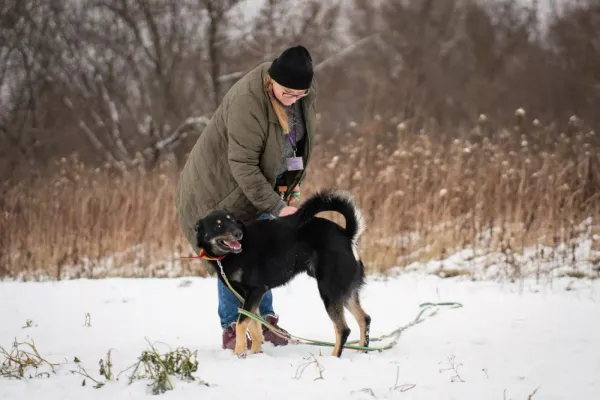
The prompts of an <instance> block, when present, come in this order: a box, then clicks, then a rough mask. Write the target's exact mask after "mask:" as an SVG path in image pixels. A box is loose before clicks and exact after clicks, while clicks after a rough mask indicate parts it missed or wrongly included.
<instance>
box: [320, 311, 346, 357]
mask: <svg viewBox="0 0 600 400" xmlns="http://www.w3.org/2000/svg"><path fill="white" fill-rule="evenodd" d="M326 308H327V313H328V314H329V317H330V318H331V321H333V327H334V329H335V346H334V347H333V351H332V353H331V355H332V356H335V357H338V358H339V357H341V356H342V350H343V349H344V345H345V344H346V341H347V340H348V336H350V328H348V324H347V323H346V318H345V317H344V307H343V306H342V304H341V303H339V302H331V303H329V304H327V305H326Z"/></svg>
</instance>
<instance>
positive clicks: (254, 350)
mask: <svg viewBox="0 0 600 400" xmlns="http://www.w3.org/2000/svg"><path fill="white" fill-rule="evenodd" d="M250 351H251V352H252V354H260V353H262V352H263V351H262V347H261V346H257V347H254V346H252V348H251V349H250Z"/></svg>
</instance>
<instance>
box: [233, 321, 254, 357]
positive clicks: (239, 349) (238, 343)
mask: <svg viewBox="0 0 600 400" xmlns="http://www.w3.org/2000/svg"><path fill="white" fill-rule="evenodd" d="M249 322H250V319H249V318H248V317H247V316H245V315H240V317H239V318H238V322H237V324H236V326H235V349H234V353H235V355H237V356H238V357H241V358H244V357H246V352H247V351H248V343H246V331H247V330H248V323H249Z"/></svg>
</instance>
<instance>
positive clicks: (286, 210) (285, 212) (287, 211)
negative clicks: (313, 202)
mask: <svg viewBox="0 0 600 400" xmlns="http://www.w3.org/2000/svg"><path fill="white" fill-rule="evenodd" d="M296 211H298V208H296V207H292V206H287V207H283V209H282V210H281V212H280V213H279V216H280V217H285V216H286V215H290V214H293V213H295V212H296Z"/></svg>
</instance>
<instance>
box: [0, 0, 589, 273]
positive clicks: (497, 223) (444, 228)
mask: <svg viewBox="0 0 600 400" xmlns="http://www.w3.org/2000/svg"><path fill="white" fill-rule="evenodd" d="M291 1H292V0H269V1H266V2H265V6H264V8H263V9H262V10H261V11H260V12H259V13H258V14H257V15H256V17H255V18H254V19H252V20H250V21H249V22H248V23H245V24H243V23H240V22H239V20H238V19H237V18H236V15H237V14H236V11H238V10H239V7H238V6H239V4H238V3H241V2H239V1H235V0H232V1H213V0H203V1H180V0H177V1H175V0H173V1H154V0H120V1H116V2H109V1H104V0H100V1H96V2H94V5H93V7H91V8H86V9H83V8H81V7H77V6H76V4H77V2H59V3H52V2H51V3H46V2H39V1H35V0H21V1H12V2H11V1H8V2H3V3H2V6H0V89H1V90H0V176H2V178H3V183H2V196H1V197H0V210H1V212H2V214H1V215H0V276H19V275H20V276H24V277H27V278H42V277H44V276H49V277H53V278H59V279H60V278H66V277H77V276H93V277H102V276H107V275H121V276H126V275H131V276H133V275H135V276H142V275H143V276H151V275H169V274H176V275H179V274H203V273H204V270H203V269H202V267H201V266H200V265H199V263H196V262H184V263H180V262H179V260H178V257H179V256H180V255H181V254H187V253H188V252H189V246H188V244H187V243H186V242H185V239H184V237H183V236H182V235H181V233H180V232H179V229H178V227H177V224H176V220H175V214H174V208H173V207H174V203H173V192H174V187H175V183H176V180H177V178H178V171H179V169H180V167H181V165H182V163H183V162H184V161H185V157H186V155H187V153H188V152H189V150H190V148H191V146H192V145H193V143H194V141H195V140H196V138H197V135H198V134H199V133H200V132H201V129H202V127H203V126H204V124H205V123H206V120H207V118H209V117H210V114H211V112H212V110H214V107H215V105H216V104H217V103H218V100H219V99H220V98H221V97H222V95H223V93H224V92H225V91H226V90H227V88H228V87H229V85H231V84H232V83H233V82H234V81H235V79H237V78H239V77H240V76H241V74H242V73H243V72H244V71H247V70H248V69H249V68H251V67H252V66H254V65H255V64H256V63H258V62H260V61H263V60H269V59H271V58H272V57H274V56H275V55H276V54H277V53H278V52H279V51H280V50H281V49H282V48H283V47H285V46H287V45H289V44H291V43H297V42H300V43H303V44H305V45H307V46H308V47H309V48H310V49H311V52H312V53H313V57H314V59H315V64H316V68H317V79H318V80H319V98H318V108H319V113H320V115H319V126H318V135H319V138H318V143H317V144H316V149H315V159H314V163H313V164H312V165H311V167H310V171H309V180H308V182H307V185H306V187H305V188H304V195H305V196H306V195H307V194H309V193H311V192H312V191H314V190H317V189H319V188H325V187H332V186H335V187H340V188H346V189H349V190H351V191H352V192H353V193H354V194H355V195H356V197H357V200H358V203H359V205H360V206H361V208H362V209H363V212H364V213H365V215H366V217H367V222H368V230H367V232H366V234H365V237H364V240H363V243H362V248H363V252H364V254H365V258H366V260H367V262H368V265H369V268H370V269H371V270H372V271H382V270H385V269H387V268H389V267H391V266H396V265H406V264H408V263H410V262H411V261H413V260H427V259H430V258H438V257H443V256H447V255H449V253H450V252H452V251H454V250H456V249H461V248H472V247H482V248H485V249H486V250H489V251H492V250H498V251H500V252H504V253H508V252H510V251H520V250H521V249H522V248H524V247H525V246H529V245H532V244H542V243H543V244H548V245H551V246H556V245H558V244H559V243H568V241H569V240H570V239H573V238H575V237H577V236H578V235H579V234H580V233H581V230H582V229H583V228H581V226H582V225H581V224H582V223H583V221H585V220H586V219H588V220H589V219H591V221H592V226H594V224H596V225H597V221H598V217H599V216H600V215H599V214H600V198H599V196H600V195H599V194H598V193H599V190H598V189H599V188H600V172H599V171H600V159H599V156H598V154H600V151H599V147H600V140H599V138H598V136H599V135H600V134H598V133H595V131H596V132H597V131H598V128H599V126H600V119H599V115H600V114H598V113H597V104H598V103H599V101H600V91H599V89H598V88H599V87H600V75H599V72H598V71H600V65H599V64H598V60H600V45H599V43H598V38H599V37H600V7H599V6H598V5H597V4H595V3H594V2H590V3H589V4H585V2H582V3H581V4H579V5H577V6H574V8H573V9H568V10H564V11H562V12H561V13H558V12H557V13H552V12H551V13H550V17H551V18H550V20H549V22H548V24H547V25H544V29H542V28H541V25H540V23H539V20H540V12H539V10H537V9H535V8H533V9H526V8H523V7H520V6H517V4H518V3H517V2H515V1H511V0H500V1H495V2H491V3H490V5H488V6H486V8H484V7H482V6H481V5H478V4H477V3H476V2H474V1H459V0H452V1H450V0H448V1H444V2H437V1H408V2H396V1H392V0H384V1H379V2H371V1H364V0H362V1H361V0H355V1H353V2H348V3H347V4H345V5H344V7H343V8H341V7H340V6H336V5H332V4H329V3H328V2H326V1H310V0H303V1H301V2H300V5H301V6H299V7H295V8H294V7H290V6H289V4H290V2H291ZM376 4H377V5H376ZM401 4H402V5H401ZM342 27H343V29H342ZM520 107H522V108H523V109H520ZM516 109H518V110H516ZM333 218H334V219H336V218H337V217H335V216H334V217H333ZM336 220H337V219H336ZM592 229H597V227H592ZM593 245H594V246H596V247H597V246H598V241H594V242H593Z"/></svg>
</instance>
